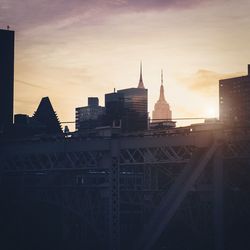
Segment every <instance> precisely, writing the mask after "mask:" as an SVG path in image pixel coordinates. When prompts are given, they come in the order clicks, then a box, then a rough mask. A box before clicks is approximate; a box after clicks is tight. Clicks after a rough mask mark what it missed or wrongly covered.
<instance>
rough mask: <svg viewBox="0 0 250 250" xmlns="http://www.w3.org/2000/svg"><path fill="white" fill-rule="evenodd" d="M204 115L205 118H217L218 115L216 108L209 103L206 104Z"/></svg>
mask: <svg viewBox="0 0 250 250" xmlns="http://www.w3.org/2000/svg"><path fill="white" fill-rule="evenodd" d="M205 116H206V118H217V117H218V108H216V107H215V106H213V105H211V106H208V107H207V108H206V110H205Z"/></svg>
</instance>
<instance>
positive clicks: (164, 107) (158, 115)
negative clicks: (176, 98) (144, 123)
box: [153, 70, 172, 122]
mask: <svg viewBox="0 0 250 250" xmlns="http://www.w3.org/2000/svg"><path fill="white" fill-rule="evenodd" d="M171 119H172V111H171V110H170V106H169V104H168V103H167V101H166V99H165V95H164V86H163V71H162V70H161V87H160V97H159V100H158V101H157V102H156V103H155V106H154V110H153V122H163V121H164V120H165V121H166V120H171Z"/></svg>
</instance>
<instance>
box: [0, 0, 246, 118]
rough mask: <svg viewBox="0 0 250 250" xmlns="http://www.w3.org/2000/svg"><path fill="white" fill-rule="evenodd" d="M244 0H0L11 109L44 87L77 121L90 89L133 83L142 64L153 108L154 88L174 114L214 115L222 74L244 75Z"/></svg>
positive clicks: (27, 108) (19, 108)
mask: <svg viewBox="0 0 250 250" xmlns="http://www.w3.org/2000/svg"><path fill="white" fill-rule="evenodd" d="M249 9H250V2H249V1H248V0H239V1H233V0H227V1H226V0H204V1H197V0H187V1H180V0H176V1H172V0H166V1H163V0H156V1H142V0H138V1H136V0H135V1H132V0H99V1H97V0H92V1H91V0H86V1H80V0H72V1H62V0H54V1H53V2H51V1H48V0H44V1H36V0H24V1H18V0H0V25H1V27H6V26H7V25H10V26H11V28H12V29H13V30H16V58H15V113H27V114H29V115H32V114H33V112H34V110H35V109H36V108H37V105H38V103H39V101H40V99H41V98H42V97H43V96H49V97H50V99H51V102H52V104H53V106H54V108H55V110H56V111H57V113H58V116H59V118H60V120H61V121H74V119H75V118H74V115H75V107H79V106H85V105H86V104H87V97H88V96H97V97H99V99H100V103H101V104H102V105H104V94H105V93H108V92H112V91H113V89H114V88H116V89H122V88H128V87H136V86H137V84H138V80H139V63H140V60H142V61H143V80H144V85H145V87H146V88H148V93H149V111H150V116H152V113H151V112H152V110H153V106H154V103H155V102H156V101H157V100H158V97H159V90H160V71H161V69H163V70H164V85H165V96H166V99H167V101H168V103H169V104H170V106H171V110H172V114H173V117H212V116H218V80H219V79H222V78H227V77H232V76H236V75H244V74H246V72H245V71H246V68H247V66H246V65H247V64H248V63H249V58H250V50H249V41H250V15H249Z"/></svg>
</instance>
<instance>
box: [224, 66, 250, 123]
mask: <svg viewBox="0 0 250 250" xmlns="http://www.w3.org/2000/svg"><path fill="white" fill-rule="evenodd" d="M219 96H220V120H221V121H223V122H225V123H233V124H235V123H238V124H242V123H250V65H248V75H246V76H241V77H235V78H229V79H223V80H220V81H219Z"/></svg>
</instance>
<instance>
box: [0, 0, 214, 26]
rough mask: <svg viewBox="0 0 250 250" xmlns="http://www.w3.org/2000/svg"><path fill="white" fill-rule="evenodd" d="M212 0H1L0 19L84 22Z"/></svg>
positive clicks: (10, 21) (26, 22) (21, 22)
mask: <svg viewBox="0 0 250 250" xmlns="http://www.w3.org/2000/svg"><path fill="white" fill-rule="evenodd" d="M209 1H211V0H185V1H183V0H85V1H82V0H71V1H67V0H53V1H49V0H23V1H19V0H7V1H6V0H0V22H1V23H2V25H7V24H10V25H11V26H14V28H15V29H18V28H25V27H27V28H29V27H36V26H40V25H44V24H46V23H51V22H53V21H55V22H58V21H59V22H64V23H65V24H72V23H74V22H78V21H79V20H80V19H81V21H83V20H86V24H88V25H89V24H91V23H95V22H96V21H97V22H101V20H103V19H104V18H105V17H107V16H109V15H116V14H121V13H128V12H141V11H142V12H144V11H152V10H158V11H159V10H165V9H169V8H174V9H186V8H191V7H195V6H197V5H200V4H203V3H207V2H209Z"/></svg>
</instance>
